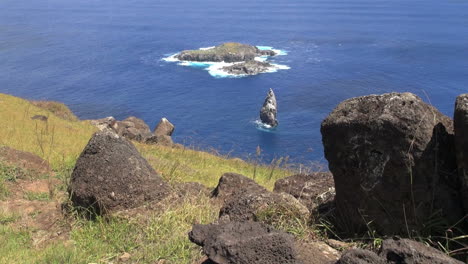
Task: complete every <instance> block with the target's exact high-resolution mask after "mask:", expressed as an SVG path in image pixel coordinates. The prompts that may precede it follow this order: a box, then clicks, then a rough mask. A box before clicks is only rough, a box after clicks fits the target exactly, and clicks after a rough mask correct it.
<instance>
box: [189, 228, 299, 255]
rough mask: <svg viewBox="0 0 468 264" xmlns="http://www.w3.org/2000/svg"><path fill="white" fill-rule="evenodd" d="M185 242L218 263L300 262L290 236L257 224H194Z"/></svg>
mask: <svg viewBox="0 0 468 264" xmlns="http://www.w3.org/2000/svg"><path fill="white" fill-rule="evenodd" d="M189 239H190V241H192V242H194V243H195V244H197V245H199V246H202V247H203V252H204V253H205V254H206V255H207V256H208V257H209V258H210V260H212V261H214V262H215V263H218V264H278V263H282V264H288V263H301V261H299V260H298V259H297V254H296V252H295V250H294V239H293V237H292V236H291V235H288V234H286V233H283V232H281V231H277V230H274V229H273V228H271V227H269V226H266V225H264V224H261V223H256V222H228V223H223V224H209V225H194V226H193V229H192V231H191V232H190V233H189Z"/></svg>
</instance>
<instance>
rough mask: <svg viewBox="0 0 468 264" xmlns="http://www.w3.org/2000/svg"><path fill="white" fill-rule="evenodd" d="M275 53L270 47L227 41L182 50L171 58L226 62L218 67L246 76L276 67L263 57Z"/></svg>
mask: <svg viewBox="0 0 468 264" xmlns="http://www.w3.org/2000/svg"><path fill="white" fill-rule="evenodd" d="M277 55H279V53H278V52H276V51H274V50H271V49H259V48H258V47H256V46H252V45H248V44H241V43H235V42H229V43H223V44H221V45H218V46H215V47H211V48H203V49H198V50H184V51H181V52H179V53H178V54H176V55H173V58H175V59H176V60H178V61H183V62H206V63H228V64H229V65H227V66H224V65H223V66H222V67H221V68H220V70H221V71H222V72H224V73H226V74H229V75H233V76H246V75H257V74H259V73H265V72H272V71H275V70H276V69H278V66H277V65H275V64H273V63H270V62H268V61H266V59H265V58H264V57H265V56H267V57H273V56H277ZM261 57H263V58H261ZM259 58H261V59H259Z"/></svg>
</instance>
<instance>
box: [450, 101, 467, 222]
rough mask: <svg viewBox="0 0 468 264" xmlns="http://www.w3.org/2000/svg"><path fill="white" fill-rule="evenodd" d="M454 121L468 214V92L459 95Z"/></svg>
mask: <svg viewBox="0 0 468 264" xmlns="http://www.w3.org/2000/svg"><path fill="white" fill-rule="evenodd" d="M453 123H454V127H455V149H456V155H457V165H458V176H459V178H460V183H461V196H462V201H463V205H464V208H465V214H468V94H462V95H460V96H458V97H457V100H456V102H455V115H454V118H453Z"/></svg>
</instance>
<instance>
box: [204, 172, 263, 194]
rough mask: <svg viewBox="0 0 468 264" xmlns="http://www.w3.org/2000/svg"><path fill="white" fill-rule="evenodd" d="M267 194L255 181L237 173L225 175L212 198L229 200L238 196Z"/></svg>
mask: <svg viewBox="0 0 468 264" xmlns="http://www.w3.org/2000/svg"><path fill="white" fill-rule="evenodd" d="M258 192H267V189H265V188H263V187H262V186H260V185H259V184H258V183H256V182H255V181H254V180H252V179H250V178H247V177H245V176H244V175H240V174H237V173H225V174H223V175H222V176H221V178H220V179H219V182H218V185H217V186H216V188H215V189H214V190H213V192H212V197H216V198H220V199H223V200H227V199H229V198H231V197H233V196H235V195H236V194H248V193H258Z"/></svg>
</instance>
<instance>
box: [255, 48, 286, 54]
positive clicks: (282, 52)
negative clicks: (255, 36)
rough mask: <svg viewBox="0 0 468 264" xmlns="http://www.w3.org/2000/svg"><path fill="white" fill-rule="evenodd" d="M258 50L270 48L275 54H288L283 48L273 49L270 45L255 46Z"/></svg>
mask: <svg viewBox="0 0 468 264" xmlns="http://www.w3.org/2000/svg"><path fill="white" fill-rule="evenodd" d="M257 48H258V49H259V50H272V51H274V52H275V53H276V55H277V56H284V55H288V52H287V51H285V50H280V49H274V48H273V47H270V46H257Z"/></svg>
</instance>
